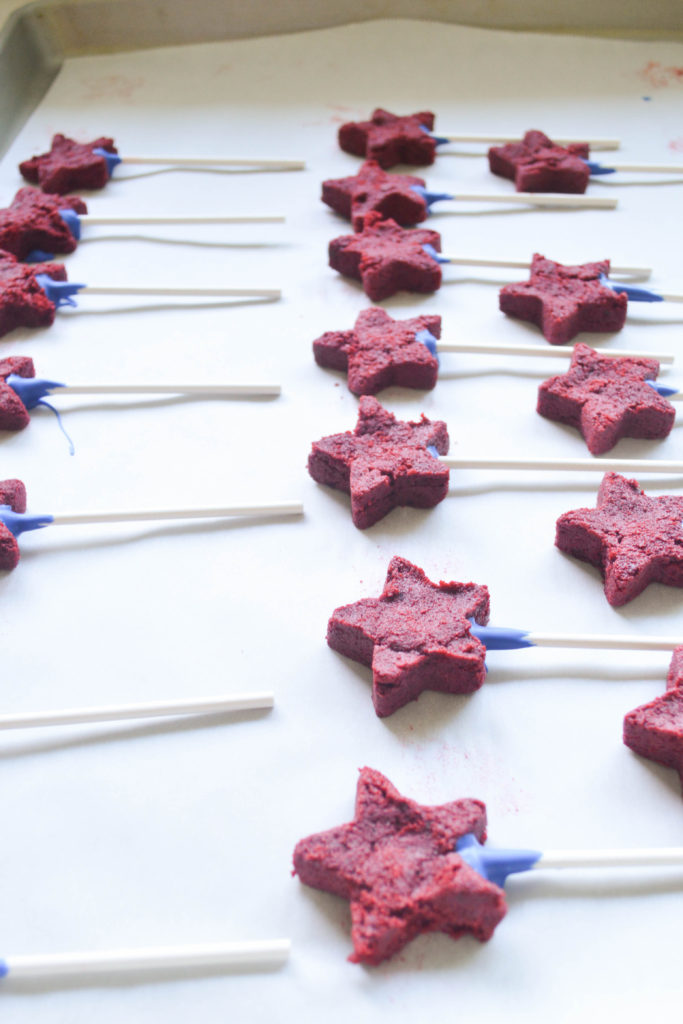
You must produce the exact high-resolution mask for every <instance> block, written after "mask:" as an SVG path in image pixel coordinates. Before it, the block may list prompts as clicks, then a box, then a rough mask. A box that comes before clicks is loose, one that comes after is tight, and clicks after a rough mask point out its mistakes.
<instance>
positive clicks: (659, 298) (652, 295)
mask: <svg viewBox="0 0 683 1024" xmlns="http://www.w3.org/2000/svg"><path fill="white" fill-rule="evenodd" d="M615 272H616V273H619V271H616V268H615ZM600 284H602V285H604V286H605V287H606V288H611V289H612V291H613V292H616V293H617V295H626V296H627V298H628V300H629V302H683V295H671V294H667V295H664V294H663V293H660V292H653V291H650V290H649V289H648V288H637V287H636V286H635V285H632V284H619V283H618V282H617V281H611V280H610V279H609V278H608V277H607V276H606V275H605V274H601V275H600Z"/></svg>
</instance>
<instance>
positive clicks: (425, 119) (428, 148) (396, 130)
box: [339, 108, 436, 170]
mask: <svg viewBox="0 0 683 1024" xmlns="http://www.w3.org/2000/svg"><path fill="white" fill-rule="evenodd" d="M433 128H434V114H432V113H431V111H429V110H421V111H419V112H418V113H417V114H407V115H406V116H403V117H401V116H399V115H397V114H391V113H390V112H389V111H388V110H382V109H381V108H378V109H377V110H374V111H373V112H372V114H371V116H370V120H369V121H348V122H347V123H346V124H343V125H342V126H341V128H340V129H339V145H340V147H341V148H342V149H343V150H344V152H345V153H352V154H353V155H354V156H364V157H367V158H368V159H369V160H376V161H377V163H378V164H379V165H380V167H384V168H385V170H386V169H387V168H389V167H393V166H394V165H395V164H412V165H413V166H415V167H425V166H427V165H428V164H433V163H434V157H435V156H436V142H435V141H434V139H433V138H432V137H431V136H430V135H429V134H428V133H429V132H431V131H432V129H433ZM425 129H427V130H426V131H425Z"/></svg>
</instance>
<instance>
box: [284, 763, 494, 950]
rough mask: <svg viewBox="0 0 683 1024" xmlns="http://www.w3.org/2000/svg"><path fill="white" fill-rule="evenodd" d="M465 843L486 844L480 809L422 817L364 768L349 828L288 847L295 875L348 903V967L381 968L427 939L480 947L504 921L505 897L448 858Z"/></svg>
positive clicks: (454, 805) (446, 808) (471, 804)
mask: <svg viewBox="0 0 683 1024" xmlns="http://www.w3.org/2000/svg"><path fill="white" fill-rule="evenodd" d="M468 834H474V835H475V836H476V837H477V838H478V839H481V838H482V837H485V835H486V807H485V805H484V804H483V803H482V802H481V801H479V800H454V801H452V802H451V803H447V804H440V805H438V806H435V807H428V806H425V805H423V804H418V803H417V802H416V801H414V800H410V799H408V798H407V797H404V796H402V795H401V794H400V793H399V792H398V790H397V789H396V788H395V787H394V786H393V785H392V784H391V783H390V782H389V780H388V779H387V778H385V776H384V775H382V774H381V773H380V772H378V771H375V770H373V769H371V768H363V769H361V772H360V778H359V780H358V788H357V791H356V808H355V817H354V820H353V821H351V822H349V823H348V824H346V825H339V826H338V827H337V828H332V829H329V830H328V831H327V832H318V833H317V834H316V835H312V836H308V838H306V839H302V840H301V841H300V842H299V843H297V846H296V848H295V850H294V872H295V874H297V875H298V876H299V878H300V879H301V881H302V882H304V883H305V884H306V885H310V886H313V887H314V888H316V889H322V890H323V892H330V893H333V894H334V895H335V896H341V897H342V898H343V899H347V900H349V901H350V903H351V939H352V942H353V953H352V955H351V956H350V957H349V959H350V960H351V961H352V962H353V963H363V964H372V965H376V964H380V963H382V961H384V960H387V959H388V958H389V957H392V956H394V955H395V954H396V953H398V952H400V950H401V949H403V947H404V946H405V945H406V944H407V943H408V942H410V941H411V939H414V938H416V937H417V936H418V935H420V934H423V933H426V932H435V931H438V932H444V933H445V934H446V935H449V936H450V937H451V938H452V939H459V938H460V937H461V936H463V935H472V936H474V938H476V939H479V941H480V942H486V941H487V940H488V939H490V938H491V936H492V934H493V932H494V929H495V927H496V925H497V924H498V923H499V922H500V921H501V919H502V918H503V917H504V916H505V912H506V910H507V907H506V903H505V894H504V892H503V890H502V889H500V888H499V887H498V886H497V885H494V884H493V882H489V881H488V880H487V879H485V878H484V877H483V876H482V875H480V874H479V873H478V872H477V871H475V870H474V868H471V867H470V866H469V864H467V863H466V861H464V860H463V858H462V857H461V856H460V854H458V853H456V852H455V844H456V842H457V841H458V840H459V839H461V838H462V837H463V836H465V835H468Z"/></svg>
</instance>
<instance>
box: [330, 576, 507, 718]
mask: <svg viewBox="0 0 683 1024" xmlns="http://www.w3.org/2000/svg"><path fill="white" fill-rule="evenodd" d="M470 619H474V620H475V622H478V623H479V624H480V625H482V626H485V625H486V623H487V622H488V620H489V592H488V589H487V588H486V587H485V586H480V585H479V584H477V583H456V582H450V583H443V582H441V583H432V581H431V580H429V579H427V577H426V576H425V574H424V572H423V571H422V569H420V568H419V567H418V566H416V565H413V564H412V563H411V562H408V561H407V560H406V559H405V558H398V557H396V558H392V560H391V562H390V563H389V570H388V572H387V578H386V580H385V582H384V589H383V590H382V593H381V594H380V596H379V597H378V598H374V597H373V598H366V599H365V600H362V601H355V602H354V603H353V604H347V605H344V606H343V607H341V608H336V609H335V611H334V612H333V613H332V615H331V617H330V620H329V622H328V624H327V643H328V644H329V646H330V647H331V648H332V650H334V651H337V652H338V653H339V654H343V655H344V656H345V657H347V658H352V659H353V660H354V661H359V662H360V663H361V665H367V666H368V667H370V668H372V700H373V704H374V706H375V711H376V712H377V714H378V715H379V716H380V717H381V718H384V717H386V716H387V715H392V714H393V713H394V711H397V710H398V709H399V708H402V707H403V706H404V705H405V704H408V703H409V702H410V701H412V700H417V698H418V697H419V696H420V694H421V693H422V692H423V691H424V690H436V691H437V692H439V693H474V691H475V690H478V689H479V687H480V686H481V685H482V684H483V683H484V680H485V679H486V666H485V663H484V658H485V656H486V648H485V646H484V645H483V644H482V643H481V641H480V640H478V639H477V638H476V637H475V636H472V634H471V632H470V627H471V624H470Z"/></svg>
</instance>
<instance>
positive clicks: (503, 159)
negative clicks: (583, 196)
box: [489, 131, 590, 193]
mask: <svg viewBox="0 0 683 1024" xmlns="http://www.w3.org/2000/svg"><path fill="white" fill-rule="evenodd" d="M581 157H583V158H584V159H581ZM587 158H588V145H587V144H586V143H585V142H574V143H571V144H570V145H568V146H558V145H556V143H554V142H553V141H552V140H551V139H549V138H548V136H547V135H545V134H544V133H543V132H538V131H530V132H527V133H526V134H525V136H524V138H523V139H522V141H521V142H508V143H507V144H506V145H504V146H492V147H491V148H490V149H489V167H490V168H491V171H492V172H493V174H497V175H499V176H500V177H502V178H509V179H510V181H514V183H515V188H516V190H517V191H518V192H571V193H579V192H585V191H586V187H587V185H588V181H589V178H590V168H589V167H588V164H587V163H586V162H585V161H586V159H587Z"/></svg>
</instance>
